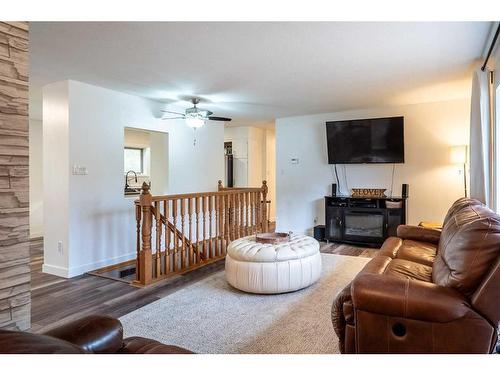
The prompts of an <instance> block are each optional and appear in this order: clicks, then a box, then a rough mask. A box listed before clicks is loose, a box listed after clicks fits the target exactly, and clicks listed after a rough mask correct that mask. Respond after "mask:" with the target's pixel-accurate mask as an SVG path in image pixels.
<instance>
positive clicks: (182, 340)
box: [120, 254, 370, 354]
mask: <svg viewBox="0 0 500 375" xmlns="http://www.w3.org/2000/svg"><path fill="white" fill-rule="evenodd" d="M369 260H370V259H367V258H359V257H351V256H343V255H333V254H322V261H323V272H322V276H321V278H320V279H319V281H318V282H317V283H316V284H314V285H312V286H310V287H308V288H306V289H303V290H300V291H297V292H293V293H286V294H277V295H255V294H248V293H244V292H241V291H239V290H236V289H234V288H232V287H231V286H230V285H229V284H228V283H227V282H226V279H225V276H224V271H220V272H217V273H216V274H213V275H211V276H209V277H207V278H205V279H203V280H201V281H198V282H197V283H195V284H193V285H190V286H189V287H186V288H185V289H182V290H180V291H178V292H176V293H173V294H171V295H168V296H167V297H165V298H162V299H161V300H159V301H156V302H153V303H151V304H149V305H147V306H144V307H142V308H140V309H138V310H135V311H133V312H131V313H129V314H127V315H125V316H123V317H121V318H120V320H121V322H122V323H123V327H124V330H125V336H126V337H128V336H144V337H149V338H152V339H155V340H158V341H161V342H163V343H166V344H172V345H178V346H182V347H184V348H187V349H190V350H192V351H194V352H197V353H273V354H278V353H338V352H339V350H338V340H337V336H336V335H335V332H334V330H333V326H332V322H331V319H330V310H331V305H332V302H333V299H334V297H335V295H336V294H337V293H338V292H340V290H342V288H343V287H344V286H345V285H347V283H349V282H350V281H351V280H352V279H353V278H354V276H355V275H356V274H357V273H358V272H359V271H360V270H361V269H362V268H363V266H364V265H365V264H366V263H367V262H368V261H369Z"/></svg>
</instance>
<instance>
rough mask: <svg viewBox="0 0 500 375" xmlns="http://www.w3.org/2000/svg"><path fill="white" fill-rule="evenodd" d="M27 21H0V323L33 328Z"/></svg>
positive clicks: (0, 324)
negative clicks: (30, 256)
mask: <svg viewBox="0 0 500 375" xmlns="http://www.w3.org/2000/svg"><path fill="white" fill-rule="evenodd" d="M28 57H29V56H28V23H26V22H0V328H3V329H17V330H26V329H29V328H30V321H31V319H30V315H31V314H30V313H31V312H30V307H31V292H30V267H29V255H30V254H29V204H28V203H29V202H28V200H29V189H28Z"/></svg>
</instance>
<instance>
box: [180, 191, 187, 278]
mask: <svg viewBox="0 0 500 375" xmlns="http://www.w3.org/2000/svg"><path fill="white" fill-rule="evenodd" d="M185 222H186V201H185V199H183V198H182V199H181V233H182V236H181V244H182V250H181V269H182V268H187V264H186V261H187V259H186V258H187V257H186V236H185V235H184V233H185V232H184V227H185Z"/></svg>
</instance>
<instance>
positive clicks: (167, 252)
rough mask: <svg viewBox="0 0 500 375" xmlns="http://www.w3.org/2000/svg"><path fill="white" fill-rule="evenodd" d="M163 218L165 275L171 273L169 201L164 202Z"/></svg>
mask: <svg viewBox="0 0 500 375" xmlns="http://www.w3.org/2000/svg"><path fill="white" fill-rule="evenodd" d="M163 216H164V217H165V275H167V274H169V273H170V228H169V227H168V223H169V221H170V214H169V207H168V200H165V201H163Z"/></svg>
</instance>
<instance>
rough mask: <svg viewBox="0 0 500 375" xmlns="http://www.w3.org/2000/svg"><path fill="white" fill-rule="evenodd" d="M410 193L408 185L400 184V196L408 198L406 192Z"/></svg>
mask: <svg viewBox="0 0 500 375" xmlns="http://www.w3.org/2000/svg"><path fill="white" fill-rule="evenodd" d="M409 193H410V185H408V184H403V185H402V186H401V196H402V197H403V198H408V194H409Z"/></svg>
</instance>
